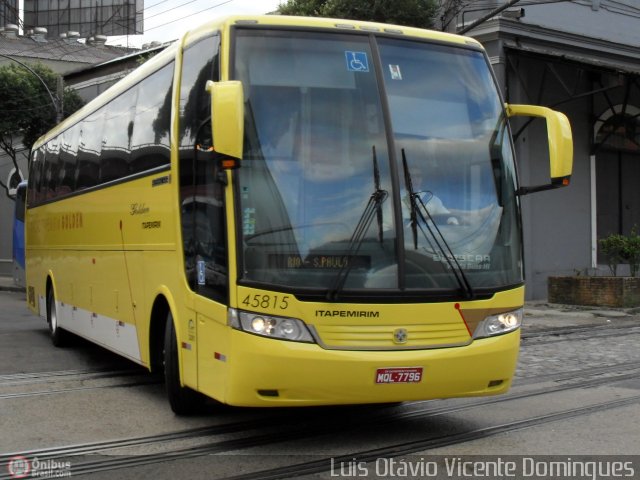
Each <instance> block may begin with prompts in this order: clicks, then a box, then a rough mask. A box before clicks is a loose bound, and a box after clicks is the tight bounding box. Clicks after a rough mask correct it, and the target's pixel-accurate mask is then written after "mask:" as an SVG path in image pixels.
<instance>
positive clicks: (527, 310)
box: [522, 300, 640, 332]
mask: <svg viewBox="0 0 640 480" xmlns="http://www.w3.org/2000/svg"><path fill="white" fill-rule="evenodd" d="M627 322H638V323H639V324H640V309H638V308H607V307H590V306H582V305H560V304H550V303H547V302H546V301H544V300H534V301H529V302H525V306H524V319H523V322H522V329H523V331H524V332H527V331H538V330H550V329H554V328H566V327H580V326H595V325H608V324H612V323H627Z"/></svg>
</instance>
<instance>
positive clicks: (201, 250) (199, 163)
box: [178, 36, 228, 302]
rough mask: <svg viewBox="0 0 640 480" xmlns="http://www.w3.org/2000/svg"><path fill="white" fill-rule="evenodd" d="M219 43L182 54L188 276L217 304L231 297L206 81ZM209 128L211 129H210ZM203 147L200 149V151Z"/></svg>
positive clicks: (213, 76)
mask: <svg viewBox="0 0 640 480" xmlns="http://www.w3.org/2000/svg"><path fill="white" fill-rule="evenodd" d="M218 48H219V38H218V37H217V36H214V37H208V38H205V39H203V40H200V41H199V42H197V43H194V44H193V45H190V46H188V47H187V48H186V49H185V52H184V60H183V67H182V68H183V69H182V82H181V89H180V108H179V111H180V119H179V122H180V123H179V130H178V131H179V138H180V147H179V151H180V159H179V162H180V164H179V165H180V167H179V168H180V213H181V222H182V244H183V249H184V261H185V274H186V276H187V281H188V282H189V285H190V286H191V288H192V289H193V290H194V291H196V292H197V293H199V294H201V295H204V296H206V297H208V298H211V299H213V300H217V301H221V302H226V301H227V298H228V292H227V290H228V266H227V250H226V228H225V225H226V222H225V214H224V188H223V186H222V185H221V184H220V183H219V182H218V180H217V176H216V171H215V170H216V169H215V168H213V163H212V161H211V155H210V154H209V153H208V151H207V150H208V149H207V148H206V147H207V146H208V145H211V143H212V142H211V123H210V121H208V120H209V119H210V115H211V110H210V108H211V107H210V103H211V102H210V100H209V94H208V93H207V92H206V90H205V84H206V82H207V80H214V81H215V80H217V79H218V78H219V72H218ZM207 129H208V130H207ZM198 145H200V148H198Z"/></svg>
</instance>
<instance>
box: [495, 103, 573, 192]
mask: <svg viewBox="0 0 640 480" xmlns="http://www.w3.org/2000/svg"><path fill="white" fill-rule="evenodd" d="M506 110H507V116H509V117H516V116H526V117H541V118H544V119H545V120H546V121H547V137H548V142H549V167H550V168H549V171H550V174H551V183H549V184H546V185H536V186H532V187H520V188H519V189H518V191H517V194H518V195H526V194H528V193H534V192H540V191H542V190H551V189H553V188H559V187H566V186H567V185H569V181H570V179H571V171H572V168H573V137H572V135H571V125H570V124H569V119H568V118H567V117H566V115H565V114H563V113H561V112H556V111H555V110H551V109H550V108H547V107H538V106H533V105H509V104H507V105H506Z"/></svg>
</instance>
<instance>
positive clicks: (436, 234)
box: [402, 148, 474, 299]
mask: <svg viewBox="0 0 640 480" xmlns="http://www.w3.org/2000/svg"><path fill="white" fill-rule="evenodd" d="M402 168H403V170H404V182H405V187H406V189H407V193H408V194H409V208H410V222H411V224H410V225H411V232H412V233H413V245H414V248H415V249H416V250H417V249H418V228H419V229H420V232H421V233H422V235H423V236H424V238H425V240H426V241H427V243H429V244H430V245H431V246H433V243H435V245H436V246H437V248H438V250H440V255H441V256H442V257H444V258H445V260H446V261H447V263H448V264H449V268H451V271H452V272H453V276H454V277H455V279H456V281H457V282H458V285H459V286H460V289H461V290H462V292H463V293H464V296H465V298H467V299H472V298H473V297H474V292H473V288H472V287H471V284H470V283H469V279H468V278H467V275H466V274H465V273H464V270H463V268H462V266H461V265H460V263H459V262H458V259H457V258H456V257H455V255H454V254H453V250H451V247H450V246H449V243H448V242H447V240H446V239H445V238H444V235H443V234H442V232H441V231H440V229H439V228H438V225H437V224H436V222H435V221H434V220H433V217H432V216H431V214H430V213H429V209H428V208H427V206H426V205H425V203H424V202H423V201H422V198H420V194H419V193H416V192H415V191H414V190H413V182H412V180H411V173H410V172H409V166H408V164H407V155H406V153H405V151H404V148H403V149H402ZM419 220H420V221H419ZM423 225H424V227H426V228H427V230H428V232H429V234H430V236H431V238H432V239H433V243H432V242H431V241H430V240H429V237H428V236H427V233H426V232H425V230H424V228H423Z"/></svg>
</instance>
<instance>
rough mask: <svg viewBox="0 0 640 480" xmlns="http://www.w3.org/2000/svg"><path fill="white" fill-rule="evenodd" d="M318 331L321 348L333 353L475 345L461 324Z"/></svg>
mask: <svg viewBox="0 0 640 480" xmlns="http://www.w3.org/2000/svg"><path fill="white" fill-rule="evenodd" d="M315 330H316V332H317V335H318V337H319V340H320V343H321V345H322V346H323V347H325V348H329V349H345V350H377V349H381V350H399V349H420V348H443V347H452V346H459V345H466V344H468V343H470V342H471V338H470V337H469V332H468V331H467V328H466V327H465V325H464V323H462V322H460V321H454V322H448V323H429V324H418V325H316V326H315ZM400 330H404V331H400ZM403 337H405V339H406V340H405V341H404V342H403V341H402V340H403Z"/></svg>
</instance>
